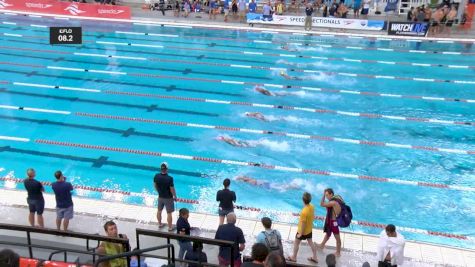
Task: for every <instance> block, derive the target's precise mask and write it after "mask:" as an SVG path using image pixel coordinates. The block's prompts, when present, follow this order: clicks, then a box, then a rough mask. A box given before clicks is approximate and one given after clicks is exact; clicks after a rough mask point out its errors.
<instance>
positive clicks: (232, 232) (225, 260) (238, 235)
mask: <svg viewBox="0 0 475 267" xmlns="http://www.w3.org/2000/svg"><path fill="white" fill-rule="evenodd" d="M226 218H227V221H228V223H227V224H223V225H220V226H219V227H218V230H217V231H216V235H215V236H214V239H219V240H227V241H232V242H234V243H235V244H236V245H235V246H234V248H233V249H234V259H231V248H229V247H219V254H218V261H219V265H220V266H228V265H229V264H231V260H232V261H234V266H237V267H239V266H241V253H240V252H241V251H243V250H244V249H245V248H246V240H245V239H244V234H243V232H242V230H241V228H239V227H237V226H236V225H235V224H236V214H234V212H230V213H228V215H227V216H226Z"/></svg>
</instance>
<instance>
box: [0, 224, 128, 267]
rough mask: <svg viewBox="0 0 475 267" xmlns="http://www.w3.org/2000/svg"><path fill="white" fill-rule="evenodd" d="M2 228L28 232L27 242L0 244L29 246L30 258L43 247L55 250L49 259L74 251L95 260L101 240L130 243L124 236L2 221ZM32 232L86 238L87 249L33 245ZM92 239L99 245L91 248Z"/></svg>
mask: <svg viewBox="0 0 475 267" xmlns="http://www.w3.org/2000/svg"><path fill="white" fill-rule="evenodd" d="M0 229H2V230H9V231H19V232H25V233H26V240H27V243H26V244H23V243H16V242H6V241H0V244H5V245H10V246H20V247H21V246H23V247H28V252H29V257H30V258H34V255H33V248H41V249H47V250H54V251H53V252H52V253H51V254H50V256H49V259H51V258H52V256H53V255H55V254H58V253H64V255H65V258H67V252H72V253H79V254H87V255H91V256H92V257H93V262H94V261H95V257H96V256H97V255H98V254H97V253H96V252H95V249H96V248H97V246H98V245H99V242H101V241H105V242H113V243H118V244H121V245H128V244H129V240H128V239H123V238H112V237H107V236H101V235H95V234H84V233H78V232H71V231H67V232H66V231H61V230H55V229H46V228H36V227H31V226H23V225H15V224H4V223H0ZM32 233H35V234H43V235H50V236H63V237H72V238H78V239H84V240H86V251H82V250H76V249H65V248H64V247H54V246H43V245H33V244H32V241H31V234H32ZM91 240H92V241H97V244H98V245H96V246H95V247H92V248H91V246H90V241H91Z"/></svg>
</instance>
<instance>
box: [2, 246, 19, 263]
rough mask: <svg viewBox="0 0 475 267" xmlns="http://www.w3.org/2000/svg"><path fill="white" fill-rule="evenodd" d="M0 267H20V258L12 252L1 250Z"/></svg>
mask: <svg viewBox="0 0 475 267" xmlns="http://www.w3.org/2000/svg"><path fill="white" fill-rule="evenodd" d="M0 266H2V267H20V256H19V255H18V254H17V253H15V251H13V250H10V249H3V250H1V251H0Z"/></svg>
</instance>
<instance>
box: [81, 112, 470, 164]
mask: <svg viewBox="0 0 475 267" xmlns="http://www.w3.org/2000/svg"><path fill="white" fill-rule="evenodd" d="M74 115H76V116H82V117H92V118H102V119H109V120H124V121H134V122H143V123H153V124H163V125H172V126H180V127H189V128H201V129H217V130H223V131H232V132H244V133H252V134H263V135H277V136H286V137H290V138H299V139H313V140H319V141H326V142H339V143H345V144H355V145H367V146H380V147H392V148H404V149H413V150H424V151H428V152H445V153H454V154H468V155H475V150H463V149H452V148H439V147H431V146H416V145H409V144H395V143H389V142H379V141H369V140H358V139H349V138H340V137H332V136H321V135H308V134H301V133H286V132H274V131H270V130H259V129H249V128H239V127H229V126H222V125H210V124H197V123H190V122H178V121H164V120H156V119H144V118H138V117H126V116H117V115H107V114H97V113H84V112H76V113H74Z"/></svg>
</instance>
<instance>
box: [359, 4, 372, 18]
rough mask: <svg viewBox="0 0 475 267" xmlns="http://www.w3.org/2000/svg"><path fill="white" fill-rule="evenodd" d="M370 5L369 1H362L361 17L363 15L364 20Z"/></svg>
mask: <svg viewBox="0 0 475 267" xmlns="http://www.w3.org/2000/svg"><path fill="white" fill-rule="evenodd" d="M370 4H371V0H363V10H361V15H363V18H364V19H368V14H369V7H370Z"/></svg>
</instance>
